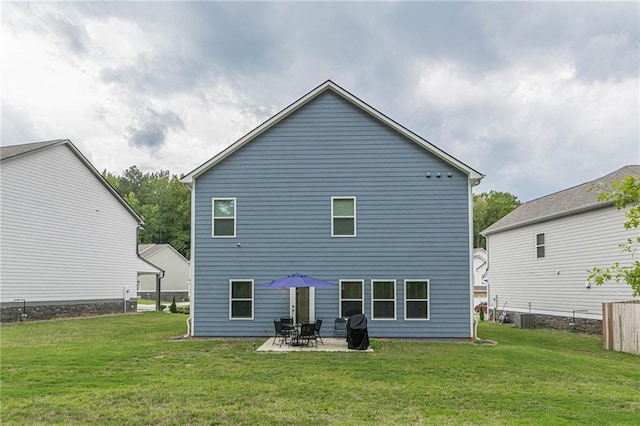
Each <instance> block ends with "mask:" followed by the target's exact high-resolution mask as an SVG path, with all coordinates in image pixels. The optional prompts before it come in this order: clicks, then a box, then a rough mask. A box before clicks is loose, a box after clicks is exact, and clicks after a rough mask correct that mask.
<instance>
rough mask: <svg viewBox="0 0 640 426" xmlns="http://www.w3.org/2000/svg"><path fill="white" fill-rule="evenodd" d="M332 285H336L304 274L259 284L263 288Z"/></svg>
mask: <svg viewBox="0 0 640 426" xmlns="http://www.w3.org/2000/svg"><path fill="white" fill-rule="evenodd" d="M332 285H335V284H334V283H332V282H329V281H322V280H320V279H318V278H314V277H311V276H309V275H302V274H291V275H287V276H286V277H282V278H277V279H275V280H273V281H269V282H268V283H264V284H259V286H260V287H262V288H294V287H329V286H332Z"/></svg>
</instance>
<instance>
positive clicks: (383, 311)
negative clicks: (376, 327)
mask: <svg viewBox="0 0 640 426" xmlns="http://www.w3.org/2000/svg"><path fill="white" fill-rule="evenodd" d="M371 294H372V297H371V318H372V319H374V320H377V319H386V320H394V319H396V281H395V280H372V281H371Z"/></svg>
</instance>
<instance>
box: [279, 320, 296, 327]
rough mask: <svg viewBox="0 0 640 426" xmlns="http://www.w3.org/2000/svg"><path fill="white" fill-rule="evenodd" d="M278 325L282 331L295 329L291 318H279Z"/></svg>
mask: <svg viewBox="0 0 640 426" xmlns="http://www.w3.org/2000/svg"><path fill="white" fill-rule="evenodd" d="M280 323H281V324H282V329H283V330H293V329H294V328H295V327H294V325H293V318H292V317H280Z"/></svg>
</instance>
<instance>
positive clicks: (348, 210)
mask: <svg viewBox="0 0 640 426" xmlns="http://www.w3.org/2000/svg"><path fill="white" fill-rule="evenodd" d="M331 236H332V237H355V236H356V197H331Z"/></svg>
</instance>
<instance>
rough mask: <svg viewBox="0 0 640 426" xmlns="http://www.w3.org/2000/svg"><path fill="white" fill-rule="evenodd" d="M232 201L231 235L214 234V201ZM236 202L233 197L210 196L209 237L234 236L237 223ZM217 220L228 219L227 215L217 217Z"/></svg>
mask: <svg viewBox="0 0 640 426" xmlns="http://www.w3.org/2000/svg"><path fill="white" fill-rule="evenodd" d="M229 200H231V201H233V235H216V233H215V229H216V225H215V221H216V206H215V203H216V201H229ZM237 217H238V203H237V201H236V199H235V197H213V198H211V237H212V238H236V227H237V223H238V219H237ZM218 219H219V220H230V219H231V218H229V217H219V218H218Z"/></svg>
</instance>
